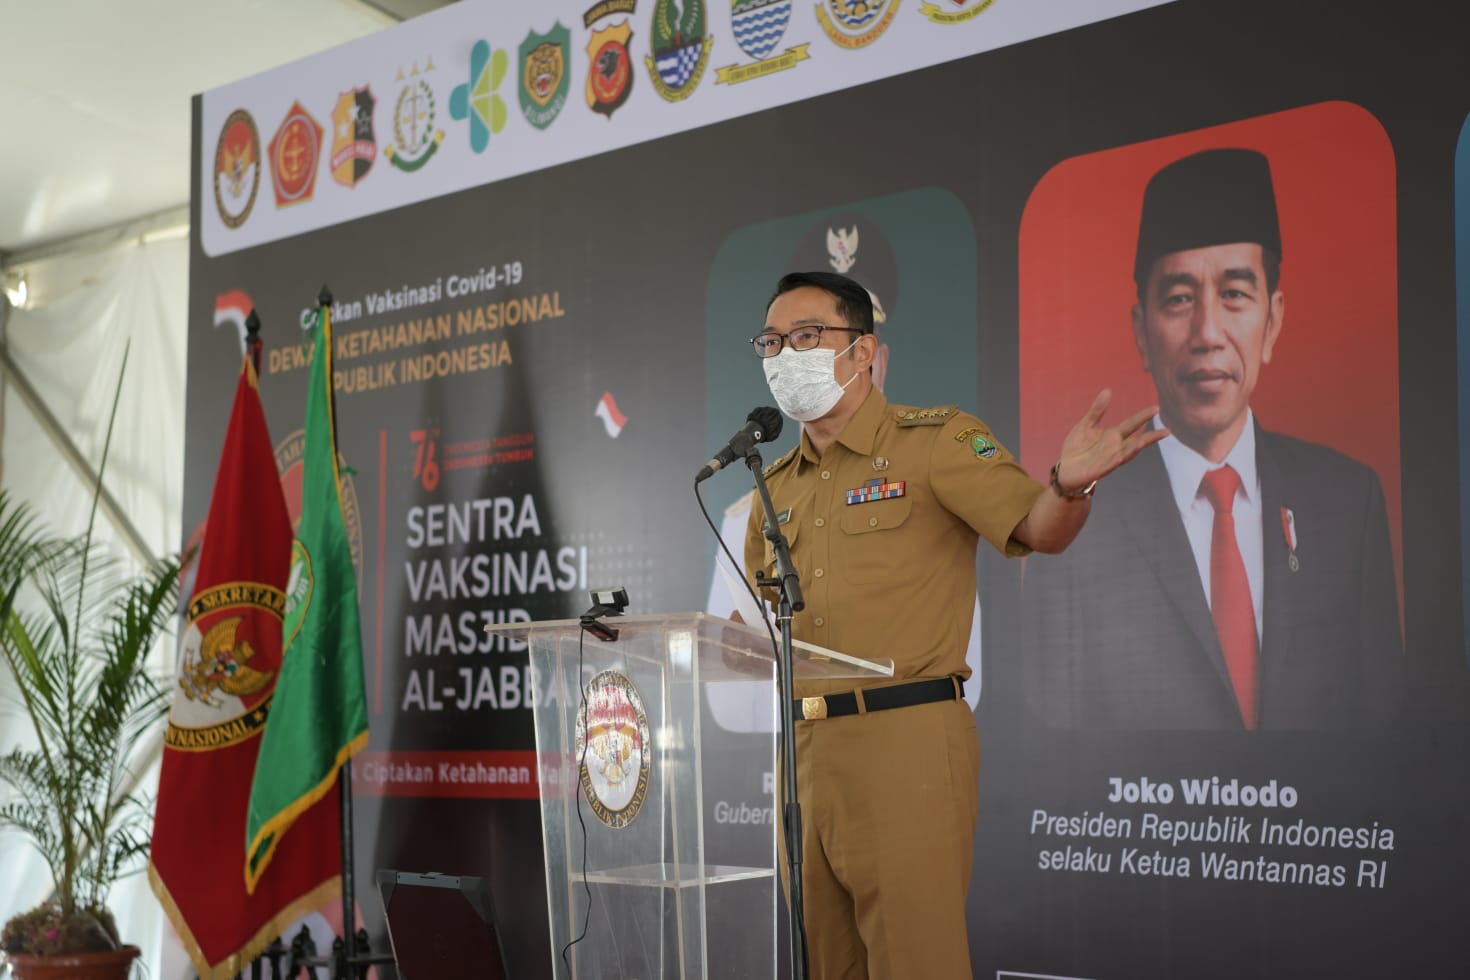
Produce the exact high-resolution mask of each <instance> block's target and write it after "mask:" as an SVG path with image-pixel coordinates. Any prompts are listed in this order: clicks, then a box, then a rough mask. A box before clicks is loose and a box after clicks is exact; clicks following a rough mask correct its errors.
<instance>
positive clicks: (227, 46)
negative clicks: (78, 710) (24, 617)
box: [0, 0, 446, 980]
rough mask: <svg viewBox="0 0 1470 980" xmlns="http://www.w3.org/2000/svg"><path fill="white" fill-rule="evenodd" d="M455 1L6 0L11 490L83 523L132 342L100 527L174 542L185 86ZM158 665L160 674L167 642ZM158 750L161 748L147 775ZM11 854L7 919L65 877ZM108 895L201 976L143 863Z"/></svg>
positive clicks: (7, 469)
mask: <svg viewBox="0 0 1470 980" xmlns="http://www.w3.org/2000/svg"><path fill="white" fill-rule="evenodd" d="M445 2H446V0H230V2H225V0H121V2H111V0H0V112H3V113H4V117H5V125H4V129H3V132H4V136H0V279H3V280H4V282H3V285H12V284H14V283H15V282H16V277H17V276H18V275H20V274H21V273H24V274H25V276H26V278H27V280H28V282H29V289H28V292H29V294H30V295H29V297H28V299H27V301H26V303H25V304H24V305H23V306H22V308H19V309H11V308H10V307H9V306H8V305H7V303H6V299H5V297H4V293H0V355H3V356H0V487H3V489H4V490H5V491H6V492H7V493H9V494H11V495H12V498H13V499H17V500H24V501H26V502H28V503H30V504H31V505H32V506H33V507H35V508H36V509H37V510H38V511H39V512H40V516H41V519H42V521H43V523H44V524H46V525H47V526H49V527H50V528H51V529H52V530H53V531H56V532H60V533H76V532H78V531H80V529H81V527H82V526H83V525H84V524H85V521H86V515H87V507H88V503H89V500H90V495H89V488H90V485H91V479H90V477H89V475H88V471H89V469H90V470H95V467H96V466H97V463H98V461H99V458H100V455H101V443H102V436H103V434H104V433H105V431H106V423H107V408H108V406H109V404H110V398H111V392H112V390H113V386H114V385H115V384H116V381H117V377H118V370H119V367H120V365H121V363H122V352H123V348H124V347H130V349H131V354H130V356H129V358H128V369H127V376H126V379H125V383H124V391H123V396H122V403H121V404H122V407H121V408H120V409H119V414H118V429H117V433H116V435H115V437H114V443H113V446H112V451H111V455H110V457H109V462H108V472H107V479H106V483H107V487H108V490H109V491H110V493H111V495H112V496H113V497H114V498H115V499H116V500H117V503H118V513H119V514H120V515H121V517H120V518H114V517H112V516H109V517H108V518H106V519H104V520H103V522H102V525H101V526H100V527H99V529H98V531H99V535H100V537H101V539H102V540H103V542H104V543H105V544H107V545H108V546H109V547H110V548H111V549H112V550H114V551H115V552H116V553H118V554H119V555H120V556H126V555H128V554H131V555H132V556H133V557H134V558H135V559H139V560H142V559H145V558H147V557H149V556H152V555H162V554H165V553H168V552H171V551H174V550H175V549H177V548H178V547H179V544H180V532H181V528H180V526H179V510H180V493H181V490H182V466H183V451H182V446H183V401H184V399H183V392H184V384H185V378H184V361H185V358H184V342H185V337H186V336H187V329H186V310H187V299H188V252H189V250H188V247H187V243H186V242H185V241H184V239H183V231H184V229H183V228H182V227H181V226H182V225H183V224H184V223H185V222H187V215H188V211H187V205H188V202H189V192H190V163H189V150H190V147H189V141H190V120H191V110H190V100H191V97H192V96H193V95H195V94H196V93H198V92H202V91H204V90H207V89H210V88H214V87H216V86H219V85H222V84H225V83H227V82H231V81H234V80H236V79H239V78H244V77H247V76H250V75H254V74H257V73H259V72H262V71H266V70H268V69H270V68H273V67H275V66H277V65H280V64H284V63H286V62H289V61H293V60H296V59H299V58H303V57H307V56H309V55H312V54H315V53H316V52H319V51H323V50H326V49H328V48H331V47H334V46H336V45H338V44H342V43H344V42H347V41H350V40H352V39H355V38H358V37H361V36H363V35H365V34H369V33H372V32H374V31H378V30H381V29H383V28H385V27H388V26H391V25H392V24H394V23H396V22H397V21H399V20H401V19H403V18H404V17H407V16H412V15H413V14H416V13H422V12H424V11H425V10H428V9H432V8H433V7H437V6H442V5H443V4H444V3H445ZM68 450H70V451H71V452H72V455H71V456H70V457H68V455H67V452H68ZM68 459H70V460H71V462H72V463H73V465H72V466H68V462H67V460H68ZM155 660H156V663H155V664H154V666H155V667H156V669H158V670H159V672H160V673H161V674H162V673H166V672H167V670H168V669H169V668H170V666H171V664H172V661H173V652H172V649H171V648H170V647H169V646H168V645H167V644H162V645H160V649H159V650H157V651H155ZM11 684H12V682H11V681H10V680H9V679H8V678H0V747H3V748H5V749H8V748H10V747H11V746H12V745H14V744H16V743H17V741H20V742H24V741H25V739H26V737H27V732H28V727H27V725H26V724H25V720H24V714H23V712H21V711H20V709H19V706H18V704H17V703H16V702H15V700H14V698H13V696H12V695H13V691H12V690H11V687H10V685H11ZM157 756H158V748H157V745H156V744H152V747H151V748H150V749H149V750H148V752H147V755H146V758H145V761H147V760H152V763H153V765H152V768H150V769H149V770H147V771H145V772H142V773H140V774H139V776H140V778H141V779H142V785H144V786H145V788H151V786H152V784H153V783H154V782H155V781H156V779H157V772H156V760H157ZM4 799H5V794H4V791H3V790H0V802H4ZM0 867H3V868H4V869H5V874H4V875H3V876H0V922H3V921H4V920H6V919H8V918H9V917H10V916H11V915H12V914H14V913H16V912H18V911H21V910H23V909H26V908H29V907H30V906H32V905H34V904H35V903H36V902H37V901H39V900H40V899H42V898H44V897H45V896H46V895H47V894H48V892H49V891H50V889H51V880H50V876H49V874H48V872H47V871H46V869H45V867H44V865H42V864H40V862H39V861H38V860H37V859H36V857H35V855H34V853H33V851H32V850H31V848H30V847H29V846H28V844H27V843H26V842H25V841H24V840H22V839H21V838H20V837H19V835H17V834H15V833H10V832H4V831H0ZM112 906H113V908H114V910H116V911H117V912H118V913H119V925H120V926H121V927H122V928H123V930H124V933H125V935H126V936H127V937H128V938H129V939H130V940H131V941H134V942H137V943H138V944H139V945H141V946H143V948H144V951H145V952H144V960H145V962H146V963H147V971H146V972H148V973H149V974H150V975H152V976H156V977H159V978H161V980H176V978H183V977H186V976H191V975H192V973H191V972H190V970H189V964H188V962H187V960H186V959H185V958H184V955H183V953H182V950H181V948H180V947H178V945H177V943H176V941H173V940H169V941H165V938H164V930H163V928H162V921H163V920H162V912H161V909H160V908H159V906H158V904H157V902H156V901H155V900H154V899H153V897H152V894H151V892H150V891H149V889H148V887H147V882H146V879H145V878H143V877H141V876H140V877H136V878H131V879H128V880H127V881H125V882H123V883H122V884H120V886H119V888H118V889H116V890H115V891H114V893H113V898H112Z"/></svg>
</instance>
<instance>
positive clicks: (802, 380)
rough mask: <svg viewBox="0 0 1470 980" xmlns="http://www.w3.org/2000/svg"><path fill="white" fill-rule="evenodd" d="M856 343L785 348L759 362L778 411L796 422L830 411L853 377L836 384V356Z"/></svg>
mask: <svg viewBox="0 0 1470 980" xmlns="http://www.w3.org/2000/svg"><path fill="white" fill-rule="evenodd" d="M859 339H862V338H859ZM856 346H857V341H856V340H854V341H853V342H852V343H850V344H848V345H847V346H846V347H845V348H843V349H842V350H841V351H833V350H832V349H831V348H828V347H813V348H812V349H811V350H792V349H791V348H789V347H788V348H786V349H785V350H783V351H781V353H779V354H777V355H776V356H775V357H768V358H766V359H765V360H763V361H761V367H763V368H765V371H766V384H767V385H769V386H770V389H771V395H772V397H774V398H775V399H776V404H777V405H779V406H780V407H781V411H783V412H785V413H786V414H787V415H789V416H790V417H791V418H794V419H796V421H798V422H810V421H812V420H813V419H819V418H821V417H822V416H823V415H826V414H827V413H828V412H830V411H832V406H834V405H836V404H837V403H838V402H839V401H841V400H842V393H843V392H844V391H846V390H847V385H850V384H852V382H853V381H854V380H856V378H857V375H856V374H854V375H853V376H852V377H851V378H848V379H847V382H846V384H838V383H837V368H836V364H837V355H838V354H839V353H841V354H846V353H847V352H848V351H850V350H852V349H853V348H854V347H856Z"/></svg>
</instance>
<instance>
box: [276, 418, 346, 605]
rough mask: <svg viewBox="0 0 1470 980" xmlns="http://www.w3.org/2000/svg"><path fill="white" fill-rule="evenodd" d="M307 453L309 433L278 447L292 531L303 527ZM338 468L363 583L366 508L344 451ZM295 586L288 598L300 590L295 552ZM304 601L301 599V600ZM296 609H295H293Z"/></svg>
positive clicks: (294, 436) (300, 432)
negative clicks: (302, 493)
mask: <svg viewBox="0 0 1470 980" xmlns="http://www.w3.org/2000/svg"><path fill="white" fill-rule="evenodd" d="M305 452H306V430H305V429H297V430H296V431H295V432H293V433H291V434H290V435H288V436H287V437H286V438H284V439H282V440H281V441H280V443H278V444H277V445H276V450H275V455H276V472H277V473H279V474H280V477H281V492H282V493H284V494H285V496H286V512H287V513H289V514H290V515H291V530H292V531H293V532H294V531H295V530H296V529H297V528H298V527H300V526H301V478H302V477H303V476H304V475H305V472H306V471H305V469H304V467H303V466H302V459H303V454H304V453H305ZM337 468H338V469H339V470H340V471H341V473H342V525H343V527H344V528H345V530H346V531H347V545H348V548H349V549H350V550H351V551H352V567H353V569H354V571H355V572H356V574H357V581H358V582H359V583H361V582H362V508H361V507H360V506H359V505H358V501H357V481H356V480H355V479H353V476H352V472H351V470H350V468H349V467H348V465H347V460H346V459H345V458H344V457H343V455H342V453H341V451H340V450H339V451H338V453H337ZM291 558H292V569H291V574H292V580H291V581H292V585H291V586H288V587H287V590H286V591H287V593H288V597H289V594H290V593H291V592H292V589H293V588H299V587H300V582H298V581H297V579H296V577H295V576H296V569H295V563H296V553H295V551H294V550H293V551H292V555H291ZM298 598H300V597H298ZM293 608H294V606H293Z"/></svg>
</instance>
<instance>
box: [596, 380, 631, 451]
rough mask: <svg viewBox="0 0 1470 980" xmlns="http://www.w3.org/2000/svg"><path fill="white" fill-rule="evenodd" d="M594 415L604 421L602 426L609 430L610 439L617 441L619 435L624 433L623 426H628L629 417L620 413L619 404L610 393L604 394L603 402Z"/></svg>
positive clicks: (599, 403) (600, 402) (599, 404)
mask: <svg viewBox="0 0 1470 980" xmlns="http://www.w3.org/2000/svg"><path fill="white" fill-rule="evenodd" d="M592 414H593V415H596V416H597V417H598V418H600V419H602V426H603V428H605V429H607V436H608V438H609V439H616V438H617V437H618V433H620V432H622V431H623V426H625V425H627V424H628V416H626V415H624V414H623V413H622V412H620V411H618V403H617V401H616V399H614V398H613V395H612V392H610V391H604V392H603V393H602V400H601V401H599V402H598V403H597V408H596V409H595V410H594V411H593V413H592Z"/></svg>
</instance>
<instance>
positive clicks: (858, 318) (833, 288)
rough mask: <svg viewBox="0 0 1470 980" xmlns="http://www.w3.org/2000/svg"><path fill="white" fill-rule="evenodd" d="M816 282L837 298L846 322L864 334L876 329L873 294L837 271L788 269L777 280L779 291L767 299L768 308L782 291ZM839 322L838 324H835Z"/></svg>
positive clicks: (839, 312) (815, 283) (814, 285)
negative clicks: (779, 279)
mask: <svg viewBox="0 0 1470 980" xmlns="http://www.w3.org/2000/svg"><path fill="white" fill-rule="evenodd" d="M805 286H813V287H815V288H817V289H820V290H821V291H822V292H824V293H827V294H828V295H829V296H831V297H832V298H833V299H835V300H836V301H837V312H838V314H839V315H840V316H841V317H842V318H843V319H844V320H846V321H847V324H846V325H847V326H849V327H852V328H854V329H856V330H861V331H862V332H863V333H865V334H869V333H872V332H873V297H872V296H870V295H869V294H868V291H867V290H866V289H864V288H863V286H862V285H860V284H859V283H858V282H857V280H855V279H850V278H848V277H847V276H843V275H839V274H837V273H835V272H788V273H786V275H784V276H782V277H781V281H780V282H778V283H776V291H775V293H773V294H772V295H771V298H770V300H768V301H767V302H766V311H767V312H769V311H770V309H771V304H772V303H774V302H776V300H777V298H778V297H780V296H781V294H782V293H789V292H791V291H792V290H793V289H801V288H803V287H805ZM833 326H837V324H833Z"/></svg>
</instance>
